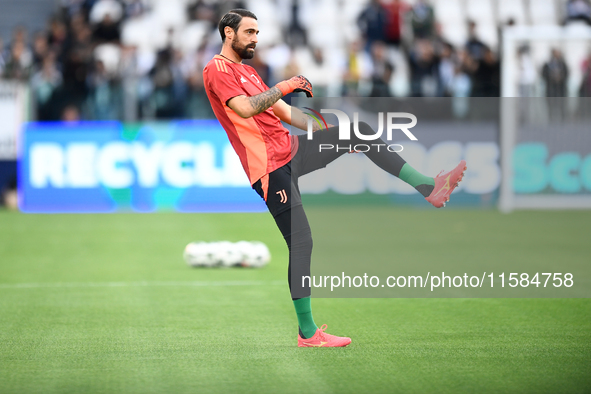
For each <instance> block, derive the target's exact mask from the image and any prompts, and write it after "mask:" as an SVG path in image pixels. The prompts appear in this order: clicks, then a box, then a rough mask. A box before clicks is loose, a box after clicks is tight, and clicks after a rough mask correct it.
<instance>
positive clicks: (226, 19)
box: [218, 8, 257, 41]
mask: <svg viewBox="0 0 591 394" xmlns="http://www.w3.org/2000/svg"><path fill="white" fill-rule="evenodd" d="M244 17H247V18H252V19H255V20H256V19H257V17H256V15H255V14H253V13H252V12H250V11H248V10H244V9H242V8H237V9H235V10H230V11H228V13H227V14H226V15H224V16H223V17H222V20H220V23H219V24H218V29H219V30H220V36H222V41H225V40H226V33H224V29H225V28H226V26H230V27H231V28H232V30H234V31H237V30H238V26H240V22H242V18H244Z"/></svg>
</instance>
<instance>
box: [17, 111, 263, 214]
mask: <svg viewBox="0 0 591 394" xmlns="http://www.w3.org/2000/svg"><path fill="white" fill-rule="evenodd" d="M18 183H19V204H20V209H21V210H22V211H23V212H31V213H34V212H37V213H52V212H55V213H57V212H115V211H137V212H153V211H157V210H174V211H179V212H253V211H255V212H258V211H264V210H266V207H265V204H264V202H263V201H262V200H261V198H260V197H259V196H258V195H257V194H256V193H255V192H254V191H253V190H252V188H251V187H250V185H249V182H248V179H247V177H246V175H245V173H244V170H243V169H242V166H241V165H240V161H239V159H238V156H237V155H236V153H235V152H234V150H233V149H232V146H231V145H230V142H229V141H228V138H227V136H226V134H225V132H224V131H223V129H222V128H221V126H220V124H219V123H218V121H217V120H198V121H197V120H195V121H179V122H171V123H154V124H149V123H148V124H140V125H122V124H121V123H119V122H79V123H74V124H67V123H29V124H27V125H26V127H25V131H24V133H23V137H22V141H21V145H20V158H19V182H18Z"/></svg>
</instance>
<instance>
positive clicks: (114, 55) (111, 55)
mask: <svg viewBox="0 0 591 394" xmlns="http://www.w3.org/2000/svg"><path fill="white" fill-rule="evenodd" d="M94 58H95V59H96V60H100V61H101V62H103V64H104V65H105V70H107V72H108V73H109V74H114V73H115V72H117V69H118V67H119V61H120V60H121V49H120V48H119V46H117V45H114V44H101V45H98V46H97V47H96V48H95V49H94Z"/></svg>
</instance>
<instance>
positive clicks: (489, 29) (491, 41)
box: [476, 23, 499, 51]
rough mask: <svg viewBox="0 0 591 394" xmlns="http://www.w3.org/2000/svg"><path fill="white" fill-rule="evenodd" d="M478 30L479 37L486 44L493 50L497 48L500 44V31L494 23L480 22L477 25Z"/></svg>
mask: <svg viewBox="0 0 591 394" xmlns="http://www.w3.org/2000/svg"><path fill="white" fill-rule="evenodd" d="M476 31H477V34H478V38H480V39H481V40H482V41H483V42H484V43H485V44H486V45H488V46H489V47H490V48H491V49H492V50H493V51H494V50H496V49H497V47H498V45H499V32H498V30H497V26H496V25H495V24H494V23H486V24H485V23H479V24H478V25H477V26H476Z"/></svg>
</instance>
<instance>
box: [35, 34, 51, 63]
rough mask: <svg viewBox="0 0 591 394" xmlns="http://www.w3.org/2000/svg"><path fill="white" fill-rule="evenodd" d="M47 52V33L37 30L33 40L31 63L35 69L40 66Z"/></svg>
mask: <svg viewBox="0 0 591 394" xmlns="http://www.w3.org/2000/svg"><path fill="white" fill-rule="evenodd" d="M48 53H49V44H48V42H47V35H46V34H45V32H43V31H40V32H37V33H36V34H35V39H34V40H33V64H34V65H35V67H36V68H37V69H39V68H41V67H42V64H43V60H44V59H45V57H46V56H47V55H48ZM54 55H55V54H54Z"/></svg>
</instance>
